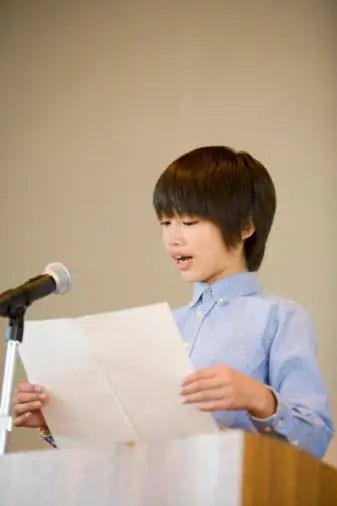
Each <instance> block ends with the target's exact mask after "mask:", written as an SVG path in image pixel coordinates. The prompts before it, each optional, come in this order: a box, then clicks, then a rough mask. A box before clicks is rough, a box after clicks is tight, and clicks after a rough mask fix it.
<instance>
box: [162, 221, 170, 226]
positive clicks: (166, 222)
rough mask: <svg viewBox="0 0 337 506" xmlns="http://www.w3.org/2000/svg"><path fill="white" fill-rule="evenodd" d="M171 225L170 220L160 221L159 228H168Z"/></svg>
mask: <svg viewBox="0 0 337 506" xmlns="http://www.w3.org/2000/svg"><path fill="white" fill-rule="evenodd" d="M170 224H171V222H170V220H161V221H160V226H161V227H168V226H169V225H170Z"/></svg>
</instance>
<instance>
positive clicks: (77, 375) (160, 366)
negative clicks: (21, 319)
mask: <svg viewBox="0 0 337 506" xmlns="http://www.w3.org/2000/svg"><path fill="white" fill-rule="evenodd" d="M20 356H21V359H22V361H23V364H24V367H25V369H26V373H27V376H28V379H29V381H30V382H32V383H36V384H38V385H41V386H43V387H45V388H46V389H47V391H48V392H49V393H50V397H51V400H50V402H49V404H48V406H47V407H45V408H44V410H43V412H44V416H45V418H46V421H47V423H48V425H49V428H50V429H51V432H52V434H53V436H54V439H55V441H56V444H57V445H58V447H60V448H71V447H81V448H86V447H108V446H109V445H111V444H113V443H115V442H125V441H138V440H142V439H149V438H175V437H180V436H186V435H192V434H197V433H205V432H215V431H218V427H217V425H216V423H215V421H214V420H213V417H212V416H211V415H210V414H208V413H202V412H200V411H198V409H197V408H196V407H195V406H188V405H183V404H181V401H180V397H179V392H180V382H181V380H182V378H183V377H185V376H186V375H188V374H189V373H191V372H192V370H193V369H192V366H191V363H190V360H189V358H188V356H187V352H186V348H185V346H184V343H183V341H182V338H181V336H180V334H179V331H178V328H177V327H176V324H175V321H174V319H173V316H172V313H171V310H170V308H169V306H168V305H167V304H155V305H152V306H146V307H140V308H135V309H129V310H122V311H116V312H111V313H104V314H98V315H90V316H85V317H81V318H75V319H56V320H45V321H27V322H26V326H25V334H24V340H23V343H22V344H21V347H20Z"/></svg>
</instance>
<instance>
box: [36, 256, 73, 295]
mask: <svg viewBox="0 0 337 506" xmlns="http://www.w3.org/2000/svg"><path fill="white" fill-rule="evenodd" d="M43 274H47V275H48V276H50V277H51V278H53V279H54V281H55V283H56V291H55V293H68V292H69V291H70V290H71V288H72V285H73V280H72V277H71V274H70V272H69V271H68V269H67V268H66V267H65V266H64V265H63V264H60V263H56V262H55V263H52V264H49V265H47V267H46V268H45V270H44V273H43Z"/></svg>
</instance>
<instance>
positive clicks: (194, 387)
mask: <svg viewBox="0 0 337 506" xmlns="http://www.w3.org/2000/svg"><path fill="white" fill-rule="evenodd" d="M224 386H225V383H224V382H222V381H219V380H218V379H216V378H214V379H203V380H196V381H193V382H192V383H189V384H188V385H185V386H183V387H182V388H181V394H182V395H183V396H184V395H187V394H194V393H197V392H202V391H204V390H215V389H217V388H222V387H224Z"/></svg>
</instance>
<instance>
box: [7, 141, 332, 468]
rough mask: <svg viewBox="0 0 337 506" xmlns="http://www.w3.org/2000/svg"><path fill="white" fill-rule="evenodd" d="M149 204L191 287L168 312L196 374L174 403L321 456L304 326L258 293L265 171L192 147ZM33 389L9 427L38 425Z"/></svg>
mask: <svg viewBox="0 0 337 506" xmlns="http://www.w3.org/2000/svg"><path fill="white" fill-rule="evenodd" d="M153 204H154V208H155V210H156V213H157V216H158V219H159V221H160V224H161V226H162V234H163V242H164V246H165V248H166V249H167V251H168V253H169V254H170V256H171V257H172V259H173V261H174V262H175V264H176V266H177V268H178V269H179V270H180V272H181V276H182V277H183V279H184V280H185V281H187V282H189V283H193V284H194V289H193V299H192V301H191V303H190V304H189V306H188V307H184V308H181V309H178V310H176V311H175V313H174V314H175V318H176V322H177V325H178V327H179V329H180V332H181V334H182V336H183V339H184V340H185V341H186V343H187V345H188V350H189V355H190V358H191V361H192V363H193V364H194V367H195V370H196V372H195V373H193V374H191V375H190V376H189V377H188V378H185V379H184V380H183V381H182V386H181V392H180V394H181V398H182V402H183V403H187V404H190V403H193V404H196V405H197V406H198V407H199V409H201V410H203V411H211V412H213V413H214V415H213V416H214V418H215V420H216V421H217V422H218V424H219V425H220V426H222V427H223V426H224V427H228V428H242V429H243V430H247V431H249V432H253V433H270V434H274V435H275V436H276V437H279V438H281V439H283V440H285V441H288V442H289V443H292V444H294V445H298V446H299V447H301V448H302V449H304V450H306V451H308V452H310V453H312V454H313V455H314V456H316V457H317V458H321V457H323V456H324V454H325V452H326V450H327V447H328V445H329V442H330V440H331V438H332V437H333V434H334V429H333V424H332V420H331V416H330V413H329V407H328V399H327V394H326V391H325V388H324V385H323V382H322V379H321V376H320V372H319V370H318V366H317V362H316V357H315V347H316V343H315V336H314V330H313V328H312V325H311V322H310V319H309V317H308V315H307V314H306V313H305V311H304V310H303V309H302V308H301V307H299V306H298V305H296V304H294V303H291V302H288V301H285V300H282V299H280V298H277V297H272V296H269V295H266V294H263V293H262V292H261V291H260V288H259V285H258V281H257V278H256V271H257V270H258V269H259V267H260V265H261V263H262V260H263V257H264V253H265V247H266V242H267V239H268V236H269V232H270V229H271V226H272V223H273V220H274V214H275V210H276V194H275V188H274V185H273V182H272V180H271V178H270V175H269V174H268V172H267V170H266V169H265V167H264V166H263V165H262V164H261V163H260V162H258V161H257V160H255V159H254V158H253V157H252V156H250V155H249V154H248V153H244V152H235V151H234V150H232V149H230V148H228V147H224V146H210V147H204V148H199V149H195V150H193V151H191V152H189V153H186V154H185V155H183V156H181V157H180V158H178V159H177V160H176V161H174V162H173V163H172V164H171V165H170V166H169V167H168V168H167V169H166V170H165V171H164V172H163V174H162V175H161V176H160V178H159V180H158V182H157V184H156V186H155V189H154V195H153ZM39 388H40V387H34V386H32V385H27V384H23V385H21V387H19V391H18V393H17V394H16V396H15V406H14V412H15V414H16V419H15V424H16V425H17V426H30V427H43V426H45V423H44V419H43V416H42V414H41V411H40V407H41V405H42V404H41V403H43V402H45V401H46V400H47V397H46V394H45V393H44V392H43V391H42V389H41V390H39ZM177 394H178V393H177ZM39 403H40V404H39ZM45 437H46V438H49V441H50V442H51V443H53V441H52V438H51V436H50V434H48V432H45Z"/></svg>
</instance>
